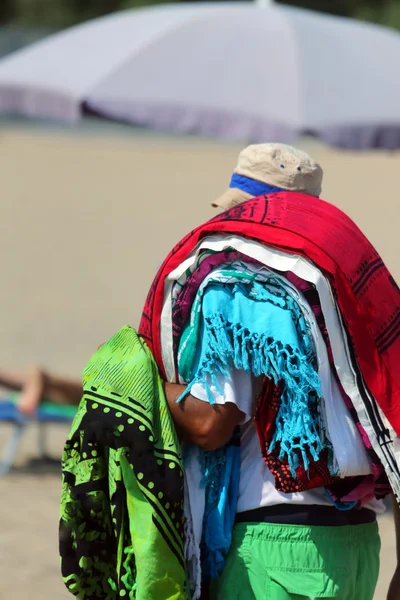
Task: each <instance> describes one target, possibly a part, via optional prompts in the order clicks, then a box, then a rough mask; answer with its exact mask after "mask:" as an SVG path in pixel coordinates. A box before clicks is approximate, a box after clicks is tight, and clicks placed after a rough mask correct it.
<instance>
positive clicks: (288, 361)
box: [178, 268, 329, 476]
mask: <svg viewBox="0 0 400 600" xmlns="http://www.w3.org/2000/svg"><path fill="white" fill-rule="evenodd" d="M258 277H259V276H258V274H257V273H250V272H240V271H237V270H229V268H228V269H223V270H220V271H216V272H214V274H213V275H212V276H211V277H208V278H207V280H206V281H205V282H204V284H203V285H202V286H201V287H200V289H199V292H198V294H197V296H196V299H195V301H194V303H193V308H192V312H191V319H190V322H189V323H188V324H187V325H186V327H185V329H184V332H183V334H182V338H181V343H180V347H179V353H178V367H179V372H180V374H181V376H182V377H183V379H184V380H185V381H187V382H190V383H189V387H188V391H190V388H191V386H192V385H194V383H202V384H203V385H204V386H205V388H206V390H207V393H208V397H209V401H210V402H211V403H213V401H214V400H213V397H212V394H211V390H210V383H212V384H213V385H214V386H215V387H216V388H217V389H219V387H218V380H217V375H218V374H219V373H222V374H224V375H228V374H229V371H231V370H232V369H243V370H245V371H248V372H249V371H251V372H252V373H254V375H256V376H260V375H265V376H266V377H269V378H272V379H273V380H274V381H275V382H278V381H281V380H282V381H283V382H284V389H283V393H282V403H281V409H280V411H279V413H278V416H277V420H276V431H275V434H274V438H273V441H272V445H271V446H270V450H271V451H272V450H273V449H274V448H275V446H276V444H278V443H279V447H280V458H281V459H284V458H287V460H288V462H289V465H290V468H291V471H292V473H293V475H294V476H295V469H296V468H297V467H298V466H299V463H300V457H301V459H302V462H303V464H304V467H305V468H306V469H307V468H308V464H309V459H308V456H309V455H311V456H312V457H313V459H314V460H318V456H319V454H320V453H321V451H322V450H323V449H324V448H325V447H327V446H328V444H329V442H328V441H327V440H326V437H325V434H324V424H323V420H322V418H320V419H317V420H316V418H315V414H316V413H317V414H318V411H316V410H315V408H316V406H317V404H318V402H319V399H320V397H321V389H320V380H319V376H318V373H317V370H316V362H315V356H314V352H313V347H312V342H311V335H310V333H309V331H308V327H307V324H306V322H305V320H304V317H303V314H302V312H301V310H300V308H299V306H298V305H297V303H296V302H295V301H294V300H293V299H292V298H291V297H290V296H289V295H288V293H287V292H286V291H285V289H284V288H283V287H282V286H281V285H280V283H279V282H278V280H276V279H274V277H273V275H271V276H270V277H266V276H265V275H263V283H260V282H259V281H257V278H258ZM221 393H222V390H221Z"/></svg>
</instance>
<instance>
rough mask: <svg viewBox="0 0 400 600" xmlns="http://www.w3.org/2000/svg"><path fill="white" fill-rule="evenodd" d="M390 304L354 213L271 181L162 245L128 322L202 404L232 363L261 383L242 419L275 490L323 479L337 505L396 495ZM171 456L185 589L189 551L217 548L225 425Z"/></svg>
mask: <svg viewBox="0 0 400 600" xmlns="http://www.w3.org/2000/svg"><path fill="white" fill-rule="evenodd" d="M399 313H400V293H399V289H398V288H397V286H396V284H395V282H394V280H393V278H392V277H391V276H390V274H389V272H388V271H387V269H386V267H385V265H384V263H383V262H382V260H381V258H380V257H379V255H378V254H377V252H376V250H375V249H374V248H373V247H372V246H371V244H370V243H369V242H368V240H367V239H366V238H365V237H364V236H363V234H362V233H361V232H360V231H359V230H358V228H357V227H356V226H355V225H354V223H353V222H352V221H351V220H350V219H349V218H348V217H346V215H344V214H343V213H342V212H341V211H340V210H339V209H337V208H335V207H333V206H332V205H330V204H328V203H326V202H324V201H322V200H319V199H317V198H313V197H311V196H309V195H304V194H298V193H295V192H278V193H273V194H270V195H268V196H262V197H259V198H255V199H252V200H248V201H247V202H245V203H243V204H241V205H239V206H237V207H235V208H232V209H231V210H229V211H227V212H225V213H223V214H222V215H219V216H218V217H216V218H215V219H213V220H212V221H210V222H208V223H206V224H205V225H203V226H201V227H199V228H197V229H195V230H194V231H192V232H191V233H190V234H189V235H188V236H186V237H185V238H184V239H183V240H182V241H181V242H180V243H179V244H178V245H177V246H176V247H175V248H174V250H173V251H172V252H171V254H170V255H169V256H168V257H167V259H166V260H165V262H164V264H163V265H162V267H161V269H160V271H159V273H158V275H157V277H156V279H155V281H154V283H153V286H152V288H151V290H150V293H149V296H148V298H147V302H146V306H145V310H144V314H143V317H142V321H141V325H140V330H139V333H140V335H141V336H142V337H143V338H144V339H145V340H146V342H147V344H148V345H149V347H150V349H151V351H152V352H153V355H154V357H155V360H156V362H157V364H158V366H159V368H160V370H161V372H162V373H163V374H164V375H165V377H166V379H167V380H169V381H171V382H174V381H179V382H181V383H186V384H188V391H190V390H192V389H194V388H195V386H198V385H201V386H203V388H204V389H205V392H206V396H207V398H206V399H208V401H210V402H214V398H215V394H218V393H223V390H222V389H221V380H222V379H223V378H224V377H225V378H226V377H229V375H230V373H232V371H235V370H236V371H238V372H244V373H245V374H247V375H248V376H251V377H253V378H255V379H257V381H259V382H261V383H260V386H259V388H260V393H259V395H258V401H257V406H256V407H255V413H254V415H253V416H254V419H255V425H256V429H257V433H258V437H259V441H260V453H261V454H262V456H263V458H264V460H265V462H266V464H267V466H268V468H269V470H270V471H271V473H272V474H273V476H274V480H275V487H276V489H277V490H280V491H281V492H284V493H292V492H300V491H305V490H310V489H313V488H320V487H324V488H325V490H326V493H327V495H328V497H329V498H330V501H331V502H332V503H334V504H335V505H336V506H337V507H338V508H340V509H347V508H353V507H354V506H362V505H363V504H365V503H366V502H367V501H368V500H370V499H371V498H372V497H375V498H383V497H385V496H386V495H387V494H388V493H390V492H391V490H393V491H394V492H395V493H396V495H397V496H398V497H399V496H400V469H399V459H400V454H399V450H398V434H399V432H400V411H399V405H400V388H399V384H400V375H399V373H398V372H397V371H396V369H395V366H396V364H397V359H398V358H399V355H400V316H399ZM221 378H222V379H221ZM184 465H185V479H186V497H185V514H186V520H187V527H186V560H187V565H188V569H189V576H190V580H191V587H192V589H193V591H194V595H193V597H194V598H197V597H199V590H200V562H201V563H202V568H203V571H204V572H205V573H206V575H207V576H211V577H215V576H216V575H218V573H219V572H220V570H221V568H222V566H223V562H224V557H225V555H226V552H227V550H228V549H229V545H230V533H231V529H232V526H233V523H234V518H235V512H236V503H237V494H238V485H239V484H238V480H239V469H240V444H239V443H238V440H237V436H234V438H233V440H232V441H231V443H230V444H228V445H227V446H226V447H224V448H222V449H221V450H218V451H217V452H213V453H203V452H200V451H198V450H194V449H187V451H186V459H185V462H184ZM194 489H196V490H197V491H198V489H201V490H202V492H201V493H200V494H198V493H197V494H194V493H193V490H194ZM191 490H192V491H191ZM200 548H201V552H200ZM200 556H201V561H200Z"/></svg>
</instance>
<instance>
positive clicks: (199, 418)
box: [164, 383, 243, 450]
mask: <svg viewBox="0 0 400 600" xmlns="http://www.w3.org/2000/svg"><path fill="white" fill-rule="evenodd" d="M185 389H186V386H184V385H179V384H176V383H165V385H164V390H165V396H166V399H167V403H168V406H169V409H170V411H171V414H172V419H173V421H174V423H175V427H176V430H177V432H178V434H179V436H180V438H181V439H182V440H183V441H187V442H191V443H192V444H195V445H196V446H200V448H203V450H216V449H217V448H220V447H221V446H223V445H224V444H226V443H227V442H228V441H229V440H230V438H231V436H232V434H233V432H234V430H235V427H236V426H237V425H238V424H239V423H240V421H241V420H242V418H243V413H242V412H241V411H240V410H239V409H238V407H237V406H236V405H235V404H233V403H227V404H223V405H215V404H214V405H212V404H209V403H208V402H203V401H201V400H198V399H197V398H194V397H193V396H191V395H190V394H188V395H187V396H186V398H185V399H184V400H182V401H181V402H179V403H177V402H176V401H177V399H178V398H179V397H180V396H181V395H182V394H183V393H184V391H185Z"/></svg>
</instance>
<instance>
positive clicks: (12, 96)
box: [0, 0, 400, 148]
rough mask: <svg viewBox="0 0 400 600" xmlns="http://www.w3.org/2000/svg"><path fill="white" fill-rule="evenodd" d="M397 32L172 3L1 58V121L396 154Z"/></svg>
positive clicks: (277, 9) (335, 20)
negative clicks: (305, 142) (88, 123)
mask: <svg viewBox="0 0 400 600" xmlns="http://www.w3.org/2000/svg"><path fill="white" fill-rule="evenodd" d="M399 72H400V34H398V33H397V32H395V31H393V30H390V29H387V28H383V27H380V26H376V25H373V24H367V23H363V22H360V21H356V20H352V19H345V18H339V17H333V16H329V15H325V14H319V13H315V12H311V11H308V10H304V9H299V8H294V7H290V6H285V5H275V4H273V3H271V2H267V1H266V0H263V1H262V2H261V3H250V2H240V3H227V2H220V3H218V2H212V3H209V4H207V3H188V4H184V3H180V4H171V5H165V4H164V5H160V6H152V7H148V8H143V9H136V10H128V11H123V12H119V13H114V14H111V15H109V16H106V17H103V18H100V19H95V20H93V21H89V22H87V23H84V24H82V25H79V26H76V27H73V28H71V29H67V30H65V31H63V32H61V33H58V34H55V35H52V36H50V37H49V38H47V39H45V40H44V41H41V42H39V43H36V44H34V45H32V46H30V47H28V48H25V49H23V50H21V51H19V52H16V53H15V54H13V55H11V56H9V57H7V58H5V59H3V60H2V61H0V114H14V115H23V116H28V117H36V118H44V119H52V120H57V121H63V122H68V123H75V122H77V121H78V120H79V119H80V118H81V117H82V115H84V114H85V112H91V113H95V114H97V115H101V116H103V117H105V118H107V119H111V120H118V121H125V122H127V123H131V124H134V125H139V126H146V127H150V128H154V129H157V130H167V131H169V132H179V133H181V132H184V133H200V134H205V135H210V136H214V137H216V138H219V139H235V140H242V141H254V142H261V141H262V142H265V141H270V140H273V141H282V142H289V141H291V140H293V139H294V138H296V137H297V136H298V135H304V134H306V135H307V134H310V135H315V136H317V137H319V138H321V139H322V140H324V141H326V142H328V143H330V144H332V145H335V146H340V147H349V148H373V147H375V148H377V147H381V148H397V147H400V78H399V77H398V76H397V75H396V74H397V73H399Z"/></svg>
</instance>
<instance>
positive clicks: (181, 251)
mask: <svg viewBox="0 0 400 600" xmlns="http://www.w3.org/2000/svg"><path fill="white" fill-rule="evenodd" d="M213 234H214V235H217V234H227V235H229V234H234V235H239V236H242V237H246V238H249V239H252V240H256V241H258V242H260V243H262V244H265V245H268V246H272V247H274V248H277V249H279V250H283V251H285V252H288V253H291V254H297V255H301V256H304V257H306V258H308V259H309V260H311V261H312V262H313V263H314V264H315V265H316V266H317V267H318V268H319V269H320V270H321V271H323V272H324V274H325V275H326V276H327V277H328V279H329V281H330V283H331V286H332V289H333V292H334V294H335V299H336V302H337V303H338V306H339V308H340V310H341V313H342V318H343V322H344V325H345V327H346V330H347V332H348V334H349V337H350V341H351V344H352V346H353V348H354V352H355V358H356V360H357V363H358V366H359V369H360V371H361V374H362V376H363V378H364V380H365V384H366V386H367V387H368V389H369V390H370V392H371V394H372V395H373V396H374V398H375V399H376V401H377V402H378V404H379V406H380V407H381V408H382V410H383V412H384V414H385V415H386V417H387V418H388V420H389V422H390V423H391V425H392V426H393V428H394V429H395V431H396V433H397V434H398V435H400V369H399V368H398V365H399V359H400V290H399V288H398V286H397V285H396V282H395V281H394V279H393V277H392V276H391V275H390V273H389V271H388V269H387V268H386V266H385V265H384V263H383V261H382V259H381V257H380V256H379V254H378V253H377V251H376V250H375V248H374V247H373V246H372V245H371V244H370V242H369V241H368V240H367V238H366V237H365V236H364V235H363V233H362V232H361V231H360V230H359V229H358V227H357V226H356V225H355V224H354V223H353V222H352V221H351V219H350V218H349V217H347V216H346V215H345V214H344V213H343V212H342V211H341V210H339V209H338V208H336V207H335V206H333V205H331V204H329V203H327V202H324V201H323V200H320V199H318V198H314V197H312V196H307V195H305V194H298V193H295V192H279V193H276V194H271V195H268V196H260V197H259V198H254V199H251V200H248V201H247V202H244V203H243V204H240V205H239V206H236V207H235V208H232V209H231V210H229V211H227V212H224V213H222V214H220V215H218V216H217V217H215V218H214V219H212V220H211V221H208V222H207V223H205V224H204V225H200V226H199V227H197V228H196V229H194V230H193V231H191V232H190V233H189V234H188V235H186V236H185V237H184V238H183V239H182V240H181V241H180V242H179V243H178V244H177V245H176V246H175V247H174V249H173V250H172V251H171V252H170V254H169V255H168V256H167V258H166V259H165V261H164V263H163V264H162V266H161V268H160V269H159V271H158V273H157V275H156V278H155V279H154V281H153V284H152V286H151V288H150V291H149V294H148V296H147V300H146V303H145V307H144V311H143V315H142V319H141V323H140V327H139V332H140V334H141V335H142V337H143V338H144V339H145V340H146V342H147V344H148V345H149V347H150V349H151V350H152V352H153V355H154V357H155V360H156V362H157V364H158V365H159V368H160V370H161V372H162V373H163V372H164V369H163V364H162V358H161V345H160V317H161V311H162V306H163V301H164V280H165V277H166V276H167V275H168V274H169V273H171V271H173V270H174V269H175V268H176V267H177V266H178V265H179V264H180V263H181V262H183V261H184V260H185V259H186V258H187V257H188V255H189V254H190V253H191V252H192V251H193V249H194V248H195V246H196V245H197V244H198V242H199V241H200V240H201V239H202V238H204V237H205V236H207V235H213Z"/></svg>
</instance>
